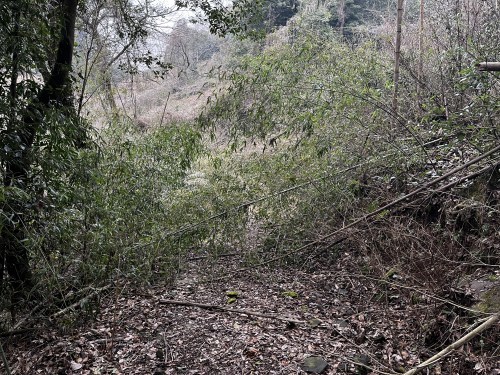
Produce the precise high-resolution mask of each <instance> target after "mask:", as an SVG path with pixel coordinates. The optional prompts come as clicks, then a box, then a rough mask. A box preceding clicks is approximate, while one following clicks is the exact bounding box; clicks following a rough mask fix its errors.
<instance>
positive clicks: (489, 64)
mask: <svg viewBox="0 0 500 375" xmlns="http://www.w3.org/2000/svg"><path fill="white" fill-rule="evenodd" d="M476 68H477V70H479V71H481V72H500V62H498V61H485V62H480V63H479V64H477V65H476Z"/></svg>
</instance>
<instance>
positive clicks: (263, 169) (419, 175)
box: [0, 1, 500, 314]
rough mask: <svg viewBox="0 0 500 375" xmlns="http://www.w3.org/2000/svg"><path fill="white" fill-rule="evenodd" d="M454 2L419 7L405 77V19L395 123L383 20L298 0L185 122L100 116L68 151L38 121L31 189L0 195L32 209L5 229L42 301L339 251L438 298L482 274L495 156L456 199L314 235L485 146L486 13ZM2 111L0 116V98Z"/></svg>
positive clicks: (494, 214) (491, 142) (493, 129)
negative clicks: (421, 16)
mask: <svg viewBox="0 0 500 375" xmlns="http://www.w3.org/2000/svg"><path fill="white" fill-rule="evenodd" d="M292 3H293V2H292ZM313 3H314V4H313ZM316 3H317V4H318V5H317V6H316V5H315V4H316ZM320 3H321V4H320ZM358 3H359V2H347V4H348V5H349V4H356V5H357V6H359V4H358ZM456 3H457V2H454V1H453V2H452V1H445V2H431V3H430V5H429V8H428V13H427V14H429V16H428V18H427V21H426V28H425V30H426V31H425V32H426V34H425V40H426V45H425V46H424V47H423V54H422V59H423V60H422V64H423V71H422V74H419V64H420V63H421V62H420V61H419V59H420V56H419V54H418V53H416V52H415V51H418V47H417V44H418V43H417V40H416V38H414V37H412V35H415V30H416V26H415V24H414V23H413V22H414V21H415V20H414V19H408V20H407V22H408V24H407V28H406V30H407V31H406V33H405V34H404V36H403V41H404V43H403V60H402V61H403V67H402V74H401V77H400V80H401V81H400V87H401V90H400V93H399V108H398V111H397V113H396V112H394V111H393V108H392V107H391V103H392V94H393V91H392V89H393V84H394V82H393V68H394V67H393V56H392V46H391V42H390V41H391V40H392V34H389V33H388V32H387V31H386V30H387V29H386V28H384V25H383V24H382V25H379V26H378V28H375V26H374V28H373V29H371V30H369V32H368V31H366V29H365V30H363V29H359V30H357V29H355V28H352V30H351V31H350V32H349V35H345V34H344V33H343V32H339V30H338V28H337V27H335V28H332V27H331V26H332V25H331V24H332V22H333V21H332V19H333V18H332V17H333V15H334V13H333V12H334V10H335V9H336V8H335V6H334V5H338V4H336V3H335V4H333V3H332V2H316V1H314V2H311V4H305V3H304V4H302V7H301V8H300V9H301V10H300V11H298V13H297V14H295V15H293V17H292V18H291V19H290V20H289V22H288V25H287V26H286V27H284V28H282V29H279V30H277V31H276V32H274V33H271V34H269V35H267V37H266V39H265V40H263V41H248V40H247V41H241V42H236V41H234V43H241V44H238V47H236V48H235V50H237V53H236V54H235V56H232V58H231V61H230V63H229V64H228V65H226V66H224V67H221V68H220V69H214V72H215V73H217V78H218V79H219V80H220V82H219V86H218V91H217V92H215V93H214V94H213V95H212V97H211V98H210V100H209V103H208V105H207V107H206V110H205V111H204V112H203V113H202V114H201V116H200V118H199V121H198V123H197V124H196V125H197V126H199V127H195V124H190V123H169V124H168V126H165V127H162V128H158V129H155V128H154V127H153V128H152V129H149V130H147V131H146V132H142V131H141V130H140V129H137V127H136V126H135V125H134V122H133V121H127V120H126V116H121V117H119V116H109V120H110V124H109V126H107V127H106V129H105V130H102V131H101V132H99V134H98V135H97V134H95V135H94V137H93V138H92V139H93V145H92V146H90V147H87V148H85V149H81V148H77V147H73V146H74V145H72V146H71V147H69V148H68V147H66V146H67V144H66V143H65V142H67V140H68V139H70V138H71V137H68V135H67V134H65V133H62V132H61V131H59V130H60V129H73V128H71V127H68V126H67V124H68V123H67V122H65V123H64V124H65V126H62V125H61V124H60V123H59V122H58V121H59V119H58V118H57V116H56V115H57V112H56V113H55V114H54V116H55V118H54V119H53V120H52V119H49V118H47V121H46V122H44V125H46V126H47V127H51V128H47V131H45V132H41V133H40V134H41V136H40V138H39V140H38V143H36V148H35V149H34V151H33V153H34V154H35V155H37V158H36V159H34V161H33V167H32V171H33V175H32V177H33V181H35V182H36V183H33V185H31V186H33V191H30V190H23V191H20V190H19V189H15V188H10V187H3V188H2V199H3V197H5V196H6V195H8V194H10V195H16V198H15V199H14V200H15V201H17V202H22V204H23V205H25V206H29V207H31V208H33V210H31V211H30V212H31V214H30V217H29V218H28V217H26V218H24V219H23V221H22V223H21V224H20V225H22V228H23V231H24V234H25V241H24V246H26V248H28V249H29V254H30V261H31V264H32V266H33V269H34V270H35V280H37V283H38V284H37V285H36V286H35V289H34V290H36V291H37V293H38V294H39V295H42V296H43V299H44V300H45V302H46V303H45V306H46V307H49V308H50V307H54V308H56V307H57V308H59V307H61V306H65V305H68V304H70V303H71V302H72V301H73V300H70V299H65V296H68V295H69V293H70V292H71V291H78V290H81V289H83V288H84V287H86V286H88V285H92V286H97V285H104V284H106V283H108V282H110V281H116V280H123V279H128V280H131V281H133V282H141V283H145V282H146V283H147V282H153V281H154V282H158V281H171V280H172V279H173V278H174V277H175V275H176V273H177V272H179V271H181V270H182V268H183V266H184V264H185V262H186V259H187V258H188V257H190V256H199V255H206V256H208V257H213V258H214V259H216V258H217V257H218V256H219V255H221V254H224V253H227V252H238V253H241V254H242V255H243V257H244V258H245V259H246V261H247V263H245V264H246V265H258V264H260V263H263V262H266V261H269V260H270V259H278V262H280V264H281V265H282V266H286V265H289V264H293V265H295V266H297V265H304V264H306V266H311V267H314V262H315V260H314V259H316V258H315V256H317V257H319V258H320V259H322V260H324V261H325V262H328V261H335V260H336V259H337V256H338V254H339V253H340V252H341V251H342V250H345V251H349V252H353V254H354V253H356V254H362V255H367V257H364V258H362V259H363V262H364V263H363V264H362V265H360V267H362V271H363V272H366V273H370V274H374V275H375V276H377V277H384V276H385V275H386V273H387V272H388V271H390V270H397V272H398V273H399V274H401V275H402V277H403V279H404V280H405V281H408V282H410V283H412V285H413V286H418V287H422V288H424V287H425V288H429V289H430V290H432V291H435V292H437V293H438V294H441V295H446V292H447V291H449V289H448V290H444V289H443V288H444V287H449V286H450V285H453V284H454V283H458V281H459V280H460V278H461V277H463V275H464V274H466V273H467V272H472V271H473V270H474V267H475V266H477V265H482V266H484V265H488V264H489V265H492V264H498V244H499V238H498V231H497V230H496V229H495V228H497V225H499V224H500V223H499V222H498V210H499V207H498V202H499V199H498V197H497V195H495V194H498V189H499V187H500V186H499V185H500V184H499V181H498V180H499V173H498V157H499V155H498V153H496V154H493V155H492V156H491V157H490V158H489V159H488V160H485V161H484V162H482V163H480V164H479V165H474V166H473V168H472V169H470V170H468V171H467V172H466V174H467V173H468V174H470V173H472V172H474V171H481V172H480V173H478V174H477V176H473V177H474V178H472V177H471V178H469V179H467V180H464V181H462V183H461V184H460V185H459V186H458V187H460V189H455V190H446V191H439V187H434V188H433V189H434V190H432V189H427V190H426V191H425V194H422V195H420V196H419V197H418V200H416V201H415V202H413V203H411V202H403V204H402V205H400V206H398V207H397V208H396V209H391V210H389V209H388V210H384V211H382V212H380V213H378V214H377V215H376V216H375V217H373V218H371V219H370V220H366V221H364V222H363V223H361V225H359V226H358V227H354V228H351V229H349V230H346V231H345V232H340V233H338V234H336V235H334V236H332V237H328V238H326V237H325V236H328V235H329V234H330V233H332V232H334V231H336V230H337V229H339V228H342V227H343V226H345V225H346V224H348V223H350V222H352V221H353V220H356V219H357V218H362V217H363V216H365V215H366V214H369V213H371V212H375V211H377V210H378V209H380V208H381V207H384V205H385V204H387V203H389V202H391V201H392V200H395V199H397V198H398V197H399V196H401V195H403V194H405V193H408V192H410V191H412V190H414V189H415V188H417V187H419V186H422V185H423V184H425V183H426V182H428V181H430V180H431V179H432V178H434V177H436V176H439V175H443V174H444V173H445V172H446V171H448V170H450V169H452V168H454V167H457V166H459V165H461V164H463V163H465V162H466V161H467V160H470V159H471V158H473V157H474V156H476V155H479V154H481V153H483V152H485V151H488V150H489V149H490V148H492V147H494V146H495V145H496V144H498V123H499V114H500V113H499V110H500V106H499V102H498V99H497V98H498V94H499V79H498V75H495V74H485V73H480V72H478V71H477V70H476V69H475V64H476V63H477V62H479V61H483V60H495V59H496V60H498V58H499V56H498V51H499V49H498V41H497V40H495V38H491V37H488V33H494V31H495V30H498V25H499V24H500V22H499V21H500V20H499V19H498V12H497V11H495V10H494V4H492V2H488V1H485V2H481V4H473V5H471V3H467V5H465V4H462V3H460V2H458V3H460V4H461V5H460V7H459V8H457V7H456ZM292 5H293V4H292ZM306 5H309V6H306ZM468 6H472V7H474V9H468V8H466V7H468ZM290 9H292V10H293V12H291V11H290ZM289 11H290V12H289ZM335 11H336V10H335ZM294 12H295V8H294V7H292V8H287V14H288V16H290V17H291V16H292V14H289V13H294ZM470 15H474V16H473V17H469V16H470ZM347 20H349V18H347ZM352 22H353V24H352V25H351V26H354V25H355V21H354V20H353V21H352ZM356 22H357V21H356ZM478 25H481V28H479V27H478ZM385 26H387V25H385ZM243 51H244V52H245V53H243ZM212 52H213V51H210V53H212ZM186 56H188V55H186ZM184 62H185V61H184ZM30 82H31V81H30ZM0 87H2V89H3V90H4V91H3V92H2V95H3V96H4V97H6V98H7V97H8V96H7V92H6V91H5V90H6V89H5V87H6V86H5V85H2V86H0ZM26 90H28V88H26ZM115 95H116V93H115ZM1 105H2V109H3V112H2V113H8V100H7V99H6V100H3V101H2V102H1ZM5 118H6V117H2V118H1V119H2V121H3V120H4V119H5ZM124 119H125V120H124ZM4 122H5V121H4ZM4 122H3V123H2V127H3V128H2V129H4V128H5V127H6V124H4ZM79 124H81V123H79ZM76 129H80V128H79V127H76ZM210 133H212V134H213V135H216V136H218V137H219V140H220V139H222V140H223V141H224V142H226V143H227V144H228V146H229V147H228V148H227V149H226V148H225V147H221V146H220V143H218V144H214V143H210V141H209V139H208V137H204V135H207V134H210ZM207 145H208V146H207ZM58 147H60V149H59V148H58ZM38 163H39V164H40V165H38ZM37 172H40V175H41V176H46V177H44V179H39V180H37V178H38V174H37ZM466 174H464V175H458V174H457V175H456V176H453V178H454V179H455V181H457V180H458V179H460V178H461V177H463V176H465V175H466ZM44 181H49V182H50V183H45V182H44ZM450 181H453V179H452V180H450ZM12 200H13V199H9V201H12ZM6 201H7V200H5V199H3V200H2V203H4V202H6ZM10 219H11V218H9V217H6V216H5V215H3V218H2V220H3V222H4V223H5V222H6V221H8V220H10ZM311 243H315V246H312V247H311V248H308V249H307V251H300V252H297V251H296V250H297V249H300V248H302V247H303V246H304V245H307V244H311ZM2 303H3V304H4V306H7V305H8V303H9V302H8V299H7V298H4V299H3V300H2ZM46 314H49V310H47V311H46Z"/></svg>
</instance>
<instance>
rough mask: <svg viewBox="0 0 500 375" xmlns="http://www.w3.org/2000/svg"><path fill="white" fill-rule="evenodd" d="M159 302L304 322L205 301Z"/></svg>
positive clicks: (166, 300) (161, 301)
mask: <svg viewBox="0 0 500 375" xmlns="http://www.w3.org/2000/svg"><path fill="white" fill-rule="evenodd" d="M160 303H161V304H163V305H178V306H190V307H200V308H202V309H207V310H216V311H225V312H229V313H234V314H242V315H253V316H258V317H260V318H269V319H277V320H284V321H285V322H289V323H297V324H299V323H305V322H304V321H303V320H297V319H294V318H289V317H286V316H282V315H277V314H265V313H261V312H258V311H252V310H243V309H230V308H229V307H222V306H217V305H209V304H205V303H197V302H189V301H177V300H170V299H162V300H160Z"/></svg>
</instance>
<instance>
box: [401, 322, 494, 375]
mask: <svg viewBox="0 0 500 375" xmlns="http://www.w3.org/2000/svg"><path fill="white" fill-rule="evenodd" d="M499 319H500V313H496V314H495V315H492V316H491V317H490V318H489V319H488V320H486V321H485V322H484V323H483V324H481V325H480V326H478V327H477V328H476V329H474V330H473V331H471V332H469V333H468V334H466V335H465V336H463V337H462V338H460V339H459V340H457V341H455V342H454V343H453V344H451V345H449V346H447V347H446V348H444V349H443V350H441V351H440V352H439V353H437V354H436V355H434V356H432V357H431V358H429V359H428V360H427V361H425V362H422V363H421V364H419V365H418V366H417V367H414V368H412V369H411V370H409V371H407V372H405V373H404V374H403V375H414V374H417V373H419V372H420V371H422V370H423V369H425V368H426V367H429V366H431V365H433V364H434V363H436V362H438V361H439V360H441V359H442V358H443V357H444V356H446V355H447V354H449V353H451V352H452V351H454V350H457V349H458V348H460V347H461V346H462V345H464V344H465V343H467V342H468V341H470V340H471V339H473V338H474V337H476V336H477V335H479V334H480V333H481V332H483V331H485V330H487V329H488V328H490V327H491V326H492V325H493V324H495V323H496V322H497V321H498V320H499Z"/></svg>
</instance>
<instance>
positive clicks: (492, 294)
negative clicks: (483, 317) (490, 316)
mask: <svg viewBox="0 0 500 375" xmlns="http://www.w3.org/2000/svg"><path fill="white" fill-rule="evenodd" d="M474 307H475V308H476V309H478V310H480V311H482V312H488V313H496V312H499V311H500V285H495V286H494V287H493V288H491V289H490V290H488V291H487V292H485V293H484V294H483V295H482V301H481V302H479V303H478V304H477V305H475V306H474Z"/></svg>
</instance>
